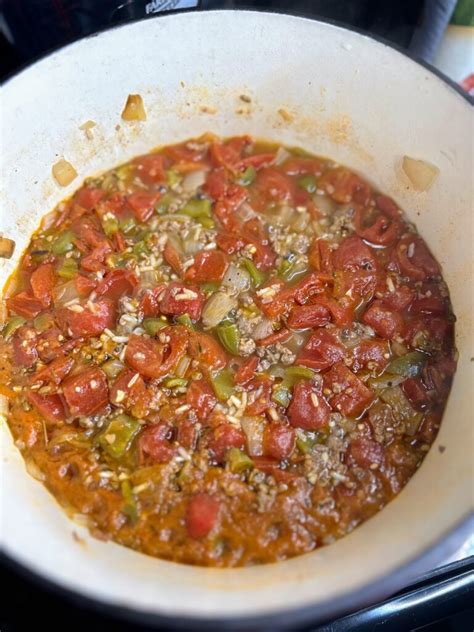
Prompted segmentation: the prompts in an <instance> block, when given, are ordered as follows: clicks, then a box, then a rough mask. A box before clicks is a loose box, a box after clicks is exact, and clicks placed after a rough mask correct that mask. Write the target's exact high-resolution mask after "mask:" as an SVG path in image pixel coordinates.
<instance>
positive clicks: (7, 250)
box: [0, 237, 15, 259]
mask: <svg viewBox="0 0 474 632" xmlns="http://www.w3.org/2000/svg"><path fill="white" fill-rule="evenodd" d="M14 250H15V242H14V241H13V239H7V238H6V237H0V257H1V258H2V259H10V257H11V256H12V254H13V251H14Z"/></svg>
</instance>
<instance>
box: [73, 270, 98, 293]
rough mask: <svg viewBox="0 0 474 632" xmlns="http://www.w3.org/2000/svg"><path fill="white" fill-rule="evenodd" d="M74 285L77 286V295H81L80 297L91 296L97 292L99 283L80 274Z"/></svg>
mask: <svg viewBox="0 0 474 632" xmlns="http://www.w3.org/2000/svg"><path fill="white" fill-rule="evenodd" d="M74 285H75V286H76V290H77V293H78V294H80V296H89V294H90V293H91V292H93V291H94V290H95V288H96V285H97V281H95V280H94V279H90V278H89V277H86V276H84V275H83V274H78V275H77V276H76V277H75V279H74Z"/></svg>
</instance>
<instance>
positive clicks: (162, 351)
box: [125, 326, 189, 378]
mask: <svg viewBox="0 0 474 632" xmlns="http://www.w3.org/2000/svg"><path fill="white" fill-rule="evenodd" d="M162 333H163V334H164V335H165V336H166V339H167V340H168V341H167V342H166V343H161V342H158V341H157V340H154V339H151V338H145V337H144V336H138V335H136V334H131V335H130V337H129V339H128V344H127V349H126V351H125V361H126V362H127V364H129V365H130V366H131V367H132V368H133V369H135V371H138V373H140V374H141V375H144V376H145V377H148V378H162V377H165V376H166V375H168V374H169V373H170V371H171V370H172V369H174V367H175V366H176V364H177V362H178V360H179V359H180V358H182V357H183V355H184V354H185V353H186V350H187V348H188V343H189V334H188V330H187V329H186V327H183V326H174V327H165V328H164V329H163V330H162Z"/></svg>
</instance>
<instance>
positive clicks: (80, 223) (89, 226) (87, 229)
mask: <svg viewBox="0 0 474 632" xmlns="http://www.w3.org/2000/svg"><path fill="white" fill-rule="evenodd" d="M71 229H72V230H73V232H75V233H76V235H77V236H78V238H79V240H81V241H83V242H84V243H85V244H87V245H88V246H90V247H91V248H96V247H97V246H100V245H101V244H103V243H104V241H105V234H104V231H103V230H102V227H101V226H100V225H99V222H98V221H97V220H96V219H95V218H93V217H92V216H90V217H85V218H84V217H81V218H80V219H79V220H77V221H76V222H74V224H72V226H71Z"/></svg>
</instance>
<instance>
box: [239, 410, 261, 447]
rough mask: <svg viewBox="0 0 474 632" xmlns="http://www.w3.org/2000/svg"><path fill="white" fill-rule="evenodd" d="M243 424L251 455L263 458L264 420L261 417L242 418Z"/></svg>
mask: <svg viewBox="0 0 474 632" xmlns="http://www.w3.org/2000/svg"><path fill="white" fill-rule="evenodd" d="M241 424H242V430H243V431H244V433H245V436H246V437H247V449H248V452H249V455H250V456H261V454H262V452H263V430H264V423H263V419H262V418H261V417H242V420H241Z"/></svg>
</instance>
